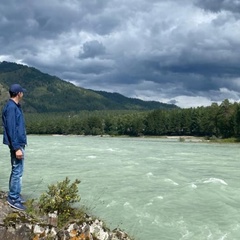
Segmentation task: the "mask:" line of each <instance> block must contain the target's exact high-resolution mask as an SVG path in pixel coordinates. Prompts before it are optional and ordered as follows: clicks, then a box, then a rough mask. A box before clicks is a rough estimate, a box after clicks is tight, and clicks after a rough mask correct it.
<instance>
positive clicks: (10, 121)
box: [6, 107, 20, 151]
mask: <svg viewBox="0 0 240 240" xmlns="http://www.w3.org/2000/svg"><path fill="white" fill-rule="evenodd" d="M6 133H7V135H8V138H9V141H10V144H11V145H12V147H13V149H14V150H15V151H16V150H18V149H20V144H19V142H18V138H17V112H16V108H14V107H9V108H8V109H7V114H6Z"/></svg>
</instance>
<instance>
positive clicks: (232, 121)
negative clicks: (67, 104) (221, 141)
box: [25, 100, 240, 139]
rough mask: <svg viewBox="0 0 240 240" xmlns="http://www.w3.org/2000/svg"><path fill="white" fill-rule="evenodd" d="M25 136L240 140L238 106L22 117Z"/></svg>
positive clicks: (230, 104) (239, 107)
mask: <svg viewBox="0 0 240 240" xmlns="http://www.w3.org/2000/svg"><path fill="white" fill-rule="evenodd" d="M25 118H26V127H27V133H28V134H78V135H114V136H118V135H128V136H164V135H168V136H171V135H172V136H173V135H175V136H183V135H188V136H200V137H202V136H204V137H209V138H212V137H216V138H231V137H234V138H238V139H239V138H240V103H237V102H235V103H230V102H229V101H228V100H224V101H223V102H222V103H221V104H220V105H218V104H217V103H213V104H212V105H211V106H208V107H197V108H187V109H171V110H167V109H165V110H153V111H127V110H126V111H110V110H108V111H81V112H77V113H76V112H70V113H45V114H44V113H41V114H39V113H27V114H25Z"/></svg>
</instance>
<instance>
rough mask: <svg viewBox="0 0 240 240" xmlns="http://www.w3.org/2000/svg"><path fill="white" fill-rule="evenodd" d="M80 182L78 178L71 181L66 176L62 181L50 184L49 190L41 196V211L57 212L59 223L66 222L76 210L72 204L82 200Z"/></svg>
mask: <svg viewBox="0 0 240 240" xmlns="http://www.w3.org/2000/svg"><path fill="white" fill-rule="evenodd" d="M79 183H80V180H78V179H76V180H75V181H74V182H73V183H70V180H69V178H68V177H66V178H65V180H63V181H62V182H57V183H56V184H52V185H49V186H48V191H47V192H46V193H43V194H42V195H41V196H40V198H39V208H40V211H42V212H44V213H46V214H48V213H54V212H57V214H58V221H59V224H61V223H63V222H66V221H67V220H68V219H69V218H70V216H71V215H72V214H73V211H74V209H73V208H72V206H71V205H72V204H73V203H76V202H79V201H80V196H79V195H78V184H79Z"/></svg>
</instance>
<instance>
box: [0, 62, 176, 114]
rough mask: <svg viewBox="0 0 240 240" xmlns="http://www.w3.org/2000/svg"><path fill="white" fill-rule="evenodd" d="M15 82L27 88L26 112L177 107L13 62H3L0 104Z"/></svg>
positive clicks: (0, 63)
mask: <svg viewBox="0 0 240 240" xmlns="http://www.w3.org/2000/svg"><path fill="white" fill-rule="evenodd" d="M16 82H17V83H19V84H21V85H22V86H23V87H24V88H26V89H27V93H26V97H25V98H24V101H23V104H22V105H23V108H24V111H26V112H39V113H42V112H69V111H80V110H89V111H91V110H151V109H167V108H177V106H175V105H171V104H164V103H160V102H156V101H142V100H139V99H134V98H127V97H125V96H123V95H121V94H118V93H108V92H104V91H94V90H90V89H84V88H81V87H77V86H75V85H74V84H72V83H69V82H66V81H64V80H62V79H60V78H58V77H56V76H51V75H49V74H46V73H42V72H40V71H39V70H37V69H35V68H33V67H28V66H25V65H21V64H16V63H10V62H0V107H2V106H3V104H4V103H5V102H6V100H7V99H8V97H9V95H8V88H9V86H10V85H11V84H13V83H16Z"/></svg>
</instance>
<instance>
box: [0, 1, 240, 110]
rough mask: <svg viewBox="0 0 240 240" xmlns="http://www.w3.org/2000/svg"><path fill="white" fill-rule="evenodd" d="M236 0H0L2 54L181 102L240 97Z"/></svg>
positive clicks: (88, 81)
mask: <svg viewBox="0 0 240 240" xmlns="http://www.w3.org/2000/svg"><path fill="white" fill-rule="evenodd" d="M239 16H240V9H239V1H237V0H231V1H230V0H219V1H213V0H212V1H211V0H201V1H200V0H194V1H192V3H191V1H188V0H182V1H174V0H151V1H147V0H132V1H126V0H120V1H117V0H111V1H110V0H105V1H95V0H94V1H89V0H82V1H76V0H65V1H63V0H52V1H50V2H49V1H46V0H43V1H40V2H39V1H30V0H23V1H16V0H9V1H3V2H2V3H0V31H1V36H0V60H1V61H3V60H6V61H8V60H11V61H16V62H20V63H24V64H27V65H29V66H33V67H36V68H38V69H39V70H41V71H43V72H47V73H49V74H52V75H56V76H58V77H60V78H62V79H64V80H66V81H71V82H73V83H74V84H76V85H78V86H81V87H84V88H89V89H96V90H105V91H110V92H119V93H121V94H123V95H125V96H128V97H138V98H141V99H144V100H158V101H164V102H176V103H177V104H178V105H179V106H181V107H184V106H186V107H189V106H190V105H192V106H201V105H209V104H211V103H212V102H214V101H217V102H221V101H223V100H224V98H226V97H227V98H229V99H230V100H232V101H239V100H240V84H239V76H240V68H239V62H240V42H239V39H240V18H239Z"/></svg>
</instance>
